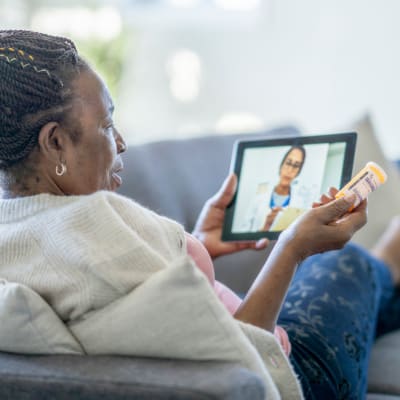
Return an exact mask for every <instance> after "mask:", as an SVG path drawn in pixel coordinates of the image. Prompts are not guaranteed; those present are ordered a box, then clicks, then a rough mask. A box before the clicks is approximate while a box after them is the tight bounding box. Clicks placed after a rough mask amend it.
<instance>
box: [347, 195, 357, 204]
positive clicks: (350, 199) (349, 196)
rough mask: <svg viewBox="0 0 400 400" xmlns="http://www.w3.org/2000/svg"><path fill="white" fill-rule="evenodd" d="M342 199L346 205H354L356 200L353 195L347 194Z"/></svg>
mask: <svg viewBox="0 0 400 400" xmlns="http://www.w3.org/2000/svg"><path fill="white" fill-rule="evenodd" d="M344 198H345V200H346V201H347V202H348V203H354V202H355V201H356V200H357V196H356V195H355V194H354V193H347V194H346V195H345V196H344Z"/></svg>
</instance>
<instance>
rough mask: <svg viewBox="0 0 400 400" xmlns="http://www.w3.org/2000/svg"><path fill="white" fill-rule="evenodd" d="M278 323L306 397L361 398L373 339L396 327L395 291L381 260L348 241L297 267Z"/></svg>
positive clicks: (399, 311)
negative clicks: (284, 332) (285, 336)
mask: <svg viewBox="0 0 400 400" xmlns="http://www.w3.org/2000/svg"><path fill="white" fill-rule="evenodd" d="M278 324H279V325H281V326H282V327H284V328H285V329H286V331H287V333H288V335H289V338H290V342H291V344H292V353H291V356H290V359H291V362H292V365H293V367H294V369H295V371H296V373H297V375H298V377H299V379H300V382H301V384H302V387H303V392H304V396H305V398H306V399H313V400H314V399H316V400H317V399H318V400H320V399H324V400H330V399H332V400H338V399H346V400H353V399H364V398H365V396H366V391H367V374H368V361H369V356H370V352H371V347H372V344H373V342H374V339H375V338H376V336H377V335H380V334H383V333H386V332H388V331H391V330H394V329H397V328H400V294H399V291H397V290H396V289H395V287H394V285H393V280H392V277H391V274H390V272H389V270H388V268H387V267H386V266H385V264H384V263H383V262H381V261H379V260H377V259H375V258H374V257H372V256H371V255H370V254H369V253H367V252H366V251H365V250H364V249H362V248H361V247H358V246H356V245H353V244H349V245H347V246H346V247H344V248H343V249H342V250H338V251H330V252H327V253H323V254H318V255H315V256H312V257H309V258H308V259H307V260H305V261H304V262H303V263H302V264H301V265H300V266H299V267H298V270H297V272H296V274H295V277H294V279H293V282H292V285H291V287H290V289H289V291H288V294H287V296H286V299H285V302H284V305H283V307H282V311H281V314H280V317H279V320H278Z"/></svg>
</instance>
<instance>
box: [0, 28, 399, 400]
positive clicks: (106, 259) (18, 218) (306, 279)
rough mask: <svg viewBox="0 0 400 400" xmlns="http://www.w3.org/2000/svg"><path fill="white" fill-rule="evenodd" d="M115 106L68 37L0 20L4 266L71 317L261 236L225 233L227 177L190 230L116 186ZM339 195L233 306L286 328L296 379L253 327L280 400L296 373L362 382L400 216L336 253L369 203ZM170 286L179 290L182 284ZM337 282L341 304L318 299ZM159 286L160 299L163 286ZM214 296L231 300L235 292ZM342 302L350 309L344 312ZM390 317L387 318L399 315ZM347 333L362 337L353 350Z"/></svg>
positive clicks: (333, 385)
mask: <svg viewBox="0 0 400 400" xmlns="http://www.w3.org/2000/svg"><path fill="white" fill-rule="evenodd" d="M113 109H114V107H113V103H112V100H111V97H110V95H109V92H108V90H107V88H106V86H105V85H104V83H103V81H102V80H101V79H100V77H99V76H98V75H97V74H96V73H95V72H94V71H93V70H92V69H91V67H90V66H89V65H88V64H87V63H85V62H84V61H83V60H82V59H81V58H80V57H79V55H78V53H77V51H76V48H75V46H74V44H73V43H72V42H71V41H70V40H68V39H66V38H60V37H54V36H48V35H44V34H40V33H35V32H29V31H0V126H1V130H0V169H1V187H2V199H1V200H0V277H1V278H3V279H7V280H10V281H14V282H19V283H22V284H25V285H27V286H29V287H30V288H32V289H34V290H35V291H36V292H37V293H39V294H40V295H41V296H42V297H43V298H44V299H45V300H47V302H48V303H49V304H50V305H51V307H52V308H53V309H54V310H55V312H56V313H57V314H58V316H59V317H60V318H61V319H62V320H63V321H64V322H65V323H68V324H74V323H76V322H77V321H80V320H84V319H85V318H87V317H88V316H89V315H90V314H91V313H93V312H95V311H96V310H101V309H102V308H104V307H106V306H107V305H108V304H110V303H111V302H113V301H115V300H118V299H120V298H123V297H124V296H125V295H126V294H127V293H129V292H131V291H134V290H135V289H136V288H143V287H144V286H145V285H144V284H143V283H144V282H148V281H150V280H151V279H152V277H153V276H155V275H157V274H158V272H160V271H163V270H165V268H166V267H167V266H168V265H170V262H173V261H174V260H176V259H180V258H182V257H185V255H186V254H189V256H190V257H191V259H192V260H193V262H194V263H195V264H196V265H197V266H198V267H199V268H201V269H203V270H204V271H205V272H208V273H210V276H209V280H210V282H211V283H212V284H214V283H215V282H214V280H213V266H212V261H211V258H215V257H218V256H220V255H223V254H227V253H232V252H235V251H238V250H241V249H244V248H260V247H263V246H265V245H266V244H267V243H266V242H265V241H264V242H261V243H223V242H221V240H220V237H221V228H222V221H223V217H224V211H225V208H226V206H227V204H229V202H230V201H231V199H232V197H233V195H234V192H235V189H236V178H235V176H230V177H228V179H227V180H226V182H225V184H224V185H223V187H222V188H221V190H220V192H219V193H217V194H216V196H215V197H214V198H212V199H211V200H210V201H209V202H207V203H206V205H205V207H204V209H203V212H202V214H201V216H200V219H199V222H198V224H197V226H196V228H195V232H194V236H191V235H189V234H186V233H185V232H184V231H183V229H182V227H180V226H179V225H178V224H176V223H175V222H173V221H171V220H169V219H167V218H165V217H161V216H158V215H157V214H155V213H153V212H151V211H149V210H147V209H145V208H144V207H142V206H140V205H138V204H136V203H135V202H133V201H131V200H129V199H126V198H124V197H122V196H119V195H117V194H115V193H112V192H113V191H114V190H116V189H117V188H118V187H119V186H120V185H121V178H120V176H119V175H118V173H119V171H120V170H121V169H122V167H123V163H122V160H121V153H123V152H124V151H125V149H126V146H125V142H124V141H123V139H122V137H121V135H120V133H119V132H118V131H117V129H116V128H115V126H114V123H113V119H112V113H113ZM334 194H335V191H334V190H332V191H331V192H330V194H329V195H327V196H324V197H323V198H322V199H321V204H318V207H316V208H314V209H312V210H311V211H309V212H307V213H306V214H304V215H303V216H302V217H301V218H300V219H299V220H298V221H296V223H294V224H293V225H292V226H291V227H290V228H289V229H288V230H286V231H285V232H284V233H283V234H282V235H281V237H280V239H279V241H278V242H277V244H276V245H275V247H274V250H273V251H272V253H271V255H270V257H269V258H268V260H267V261H266V263H265V265H264V267H263V269H262V270H261V272H260V274H259V276H258V278H257V279H256V281H255V282H254V284H253V286H252V288H251V289H250V290H249V292H248V294H247V296H246V297H245V299H244V300H243V301H242V302H240V303H239V304H236V305H235V307H234V310H232V313H233V314H234V318H235V319H236V321H237V323H238V324H239V323H242V322H240V321H244V322H245V323H246V324H245V325H246V326H247V327H248V328H247V329H250V328H249V327H255V328H254V329H253V330H252V329H250V331H252V332H253V333H255V332H259V331H262V332H265V331H270V332H273V331H274V329H275V326H276V322H277V320H278V319H279V322H280V323H282V324H283V325H284V326H285V327H286V329H287V331H288V333H289V336H290V343H291V346H292V352H291V355H290V362H291V364H292V365H293V367H294V369H295V373H296V374H297V376H298V377H299V381H296V374H294V372H293V371H292V370H291V369H290V368H286V367H284V366H282V365H283V364H285V363H288V359H287V358H286V357H285V356H284V354H283V353H280V352H279V351H278V348H279V347H276V346H277V344H276V342H275V340H274V339H273V337H272V336H269V335H267V334H265V335H261V336H262V338H263V339H265V343H264V344H265V345H266V346H264V345H262V346H261V348H262V349H264V350H263V351H264V353H263V352H262V351H261V350H260V349H259V352H260V357H262V359H263V360H266V359H267V358H268V359H269V360H271V359H272V358H271V357H272V356H273V357H275V360H278V362H277V363H275V364H274V365H272V366H271V365H270V364H268V363H267V362H266V364H265V365H266V368H267V369H268V373H270V376H269V377H268V379H266V380H265V384H266V390H267V395H268V396H269V397H268V398H278V397H279V394H278V391H280V393H281V396H282V397H285V398H301V396H302V395H301V390H300V387H299V386H298V385H299V382H300V383H301V385H302V388H303V391H304V395H305V396H306V397H307V398H318V399H321V398H324V399H330V398H332V399H337V398H346V399H351V398H359V396H360V393H361V394H364V393H365V391H366V371H367V363H368V355H369V350H370V348H371V345H372V341H373V338H374V333H375V324H376V321H377V320H378V313H379V316H380V317H381V316H384V315H385V312H386V311H387V307H388V305H389V303H390V304H391V306H392V305H393V304H394V302H395V300H394V295H393V293H394V288H395V285H398V284H399V280H400V255H399V254H398V250H397V247H398V246H396V242H397V241H398V240H399V235H400V229H399V227H398V225H399V224H398V223H397V226H394V227H392V231H394V234H393V232H391V233H390V235H389V236H386V237H384V238H383V240H382V241H381V242H379V245H378V246H377V248H376V249H375V250H374V252H375V255H376V257H372V256H371V255H369V254H367V253H366V252H364V251H363V250H361V249H359V248H357V247H353V246H348V247H345V248H344V249H343V250H341V251H336V252H331V251H329V250H334V249H340V248H342V247H343V246H344V245H345V243H346V242H347V241H348V240H349V239H350V238H351V236H352V235H353V233H354V232H355V231H357V230H358V229H359V228H361V227H362V226H363V225H364V224H365V222H366V202H363V203H362V204H361V205H360V206H359V207H357V208H356V209H355V210H354V211H353V212H351V213H348V212H347V210H348V209H349V208H350V206H351V205H352V204H353V201H354V198H353V197H350V198H348V197H346V198H342V199H339V200H333V198H332V197H333V195H334ZM322 252H326V253H324V254H322V255H316V256H313V257H309V256H312V255H314V254H317V253H322ZM304 260H305V261H304ZM303 261H304V262H303ZM300 263H301V265H300V266H299V264H300ZM191 265H192V264H190V263H189V264H188V265H186V267H185V268H189V269H190V268H191ZM296 270H297V272H296ZM295 272H296V275H295ZM294 275H295V277H294V279H293V283H292V286H291V287H290V289H289V285H290V284H291V281H292V278H293V276H294ZM332 276H335V279H333V278H332ZM344 283H346V285H347V286H346V287H345V289H343V284H344ZM175 285H177V287H178V288H179V281H177V282H175ZM183 289H184V288H183V287H182V290H183ZM177 290H179V289H177ZM216 290H217V291H218V288H216ZM333 291H335V296H336V297H335V298H339V296H337V294H338V293H340V294H341V296H340V298H341V299H342V300H343V301H342V303H340V304H338V303H335V302H329V301H327V298H329V296H330V294H331V293H333ZM162 295H163V296H165V299H166V300H168V298H169V295H168V293H163V294H162ZM285 296H287V300H286V302H285V303H284V297H285ZM221 298H222V301H223V302H224V304H225V306H226V307H227V308H229V301H230V300H229V299H228V301H226V300H225V299H224V298H223V296H221ZM199 300H200V299H199ZM349 305H352V307H354V308H355V309H354V310H352V313H348V312H347V313H345V311H348V309H347V308H346V307H349ZM150 307H151V305H150ZM214 311H217V310H216V309H215V310H214ZM398 315H400V313H398ZM195 317H196V318H200V316H199V315H196V316H195ZM311 317H312V318H311ZM127 318H129V316H127ZM161 320H162V318H160V324H161ZM355 320H356V322H357V323H356V324H355V323H354V321H355ZM236 321H235V323H236ZM391 321H392V325H393V326H391V327H390V329H392V328H394V327H396V326H399V325H398V321H395V318H392V320H391ZM156 322H157V321H156ZM330 322H332V323H333V325H334V326H333V327H332V326H331V325H329V323H330ZM366 322H368V323H366ZM162 323H163V324H164V323H165V322H164V321H163V322H162ZM230 323H231V322H230ZM358 323H359V324H360V326H361V328H362V329H361V330H358V331H357V329H358V328H359V326H358V325H357V324H358ZM355 325H357V326H356V327H355ZM163 326H164V325H160V327H163ZM256 327H258V328H256ZM260 328H261V329H260ZM356 328H357V329H356ZM387 329H389V328H387ZM332 330H333V331H332ZM339 331H345V332H346V334H347V335H346V337H345V338H343V336H342V335H340V334H338V332H339ZM132 334H133V333H132ZM169 334H171V333H170V332H168V330H167V331H165V330H164V331H163V335H169ZM172 334H173V333H172ZM282 335H284V333H282ZM146 339H147V340H148V341H149V342H151V341H152V340H153V341H154V340H158V338H157V337H156V338H153V336H152V335H149V337H148V338H146ZM204 340H207V338H205V339H204ZM281 341H282V343H285V338H283V339H281ZM349 343H350V344H354V346H356V345H360V346H361V345H362V346H363V347H362V351H360V352H358V353H357V357H354V356H353V353H352V352H350V351H349ZM257 349H258V348H257ZM266 349H274V354H273V355H272V354H268V351H267V352H266V354H265V351H266ZM180 350H181V349H180ZM189 350H190V349H189ZM189 350H188V351H189ZM350 350H351V349H350ZM182 351H184V349H183V350H182ZM180 356H182V353H180ZM243 356H245V355H243ZM332 360H334V362H332ZM285 365H286V364H285ZM288 365H289V364H288ZM277 371H278V374H277V373H276V372H277ZM293 382H294V383H293ZM296 382H297V383H296ZM286 393H288V395H286Z"/></svg>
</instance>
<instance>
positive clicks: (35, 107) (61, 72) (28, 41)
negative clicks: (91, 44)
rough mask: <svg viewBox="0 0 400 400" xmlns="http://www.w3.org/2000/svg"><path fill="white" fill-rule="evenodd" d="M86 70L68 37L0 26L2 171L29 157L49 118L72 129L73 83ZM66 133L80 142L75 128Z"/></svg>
mask: <svg viewBox="0 0 400 400" xmlns="http://www.w3.org/2000/svg"><path fill="white" fill-rule="evenodd" d="M88 68H89V66H88V64H87V63H86V62H85V61H84V60H83V59H82V58H81V57H80V56H79V55H78V51H77V49H76V46H75V44H74V43H73V42H72V41H71V40H70V39H67V38H64V37H59V36H52V35H46V34H43V33H39V32H32V31H27V30H0V169H2V170H7V169H8V168H10V167H12V166H14V165H16V166H19V164H20V163H22V162H23V161H24V160H25V159H26V158H28V156H29V155H30V154H31V152H32V150H33V149H34V148H35V147H36V146H37V144H38V136H39V132H40V129H41V128H42V127H43V126H44V125H45V124H47V123H48V122H51V121H55V122H58V123H60V124H64V126H67V127H68V128H71V123H72V121H70V120H69V119H70V118H68V117H69V112H68V111H69V110H70V109H71V106H72V98H73V91H72V83H73V81H74V79H75V78H76V77H77V74H79V73H80V72H81V71H83V70H86V69H88ZM71 120H72V119H71ZM74 124H76V123H74ZM67 131H68V132H69V134H70V136H71V139H72V140H73V141H75V142H77V141H78V140H79V137H78V133H77V131H79V130H77V129H67Z"/></svg>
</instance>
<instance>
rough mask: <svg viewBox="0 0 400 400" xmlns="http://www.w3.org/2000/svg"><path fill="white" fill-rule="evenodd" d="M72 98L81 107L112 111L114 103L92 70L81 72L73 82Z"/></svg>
mask: <svg viewBox="0 0 400 400" xmlns="http://www.w3.org/2000/svg"><path fill="white" fill-rule="evenodd" d="M73 86H74V89H73V90H74V92H75V93H74V94H75V96H74V100H75V103H80V104H81V106H83V107H91V108H96V109H99V110H100V109H101V110H103V111H105V112H112V111H113V109H114V105H113V102H112V99H111V96H110V93H109V91H108V89H107V87H106V86H105V84H104V82H103V81H102V80H101V79H100V77H99V76H98V75H97V74H96V73H94V72H93V71H91V70H89V71H85V72H83V73H81V74H80V75H79V76H78V78H77V79H76V80H75V82H74V85H73Z"/></svg>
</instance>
